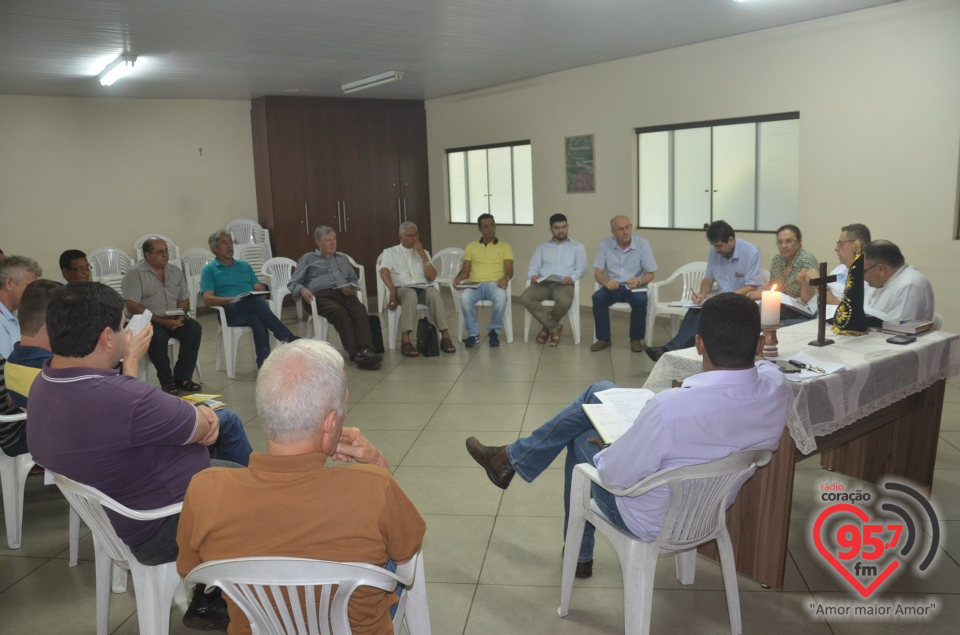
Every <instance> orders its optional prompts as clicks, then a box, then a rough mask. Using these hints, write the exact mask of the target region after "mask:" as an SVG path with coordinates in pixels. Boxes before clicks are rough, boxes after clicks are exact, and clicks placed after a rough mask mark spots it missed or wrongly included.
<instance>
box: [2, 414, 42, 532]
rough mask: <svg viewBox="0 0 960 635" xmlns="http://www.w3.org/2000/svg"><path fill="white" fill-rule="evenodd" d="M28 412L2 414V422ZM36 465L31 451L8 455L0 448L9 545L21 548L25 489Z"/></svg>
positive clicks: (22, 416) (19, 419)
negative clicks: (28, 477) (28, 476)
mask: <svg viewBox="0 0 960 635" xmlns="http://www.w3.org/2000/svg"><path fill="white" fill-rule="evenodd" d="M26 418H27V413H25V412H23V413H20V414H15V415H0V423H15V422H17V421H25V420H26ZM34 465H36V464H35V463H34V461H33V457H32V456H31V455H30V453H29V452H27V453H25V454H21V455H19V456H7V455H6V454H4V453H3V451H2V450H0V489H2V491H3V519H4V521H5V522H6V525H7V546H8V547H10V548H11V549H19V548H20V536H21V533H22V531H23V490H24V488H25V487H26V486H27V475H28V474H30V470H31V469H32V468H33V466H34Z"/></svg>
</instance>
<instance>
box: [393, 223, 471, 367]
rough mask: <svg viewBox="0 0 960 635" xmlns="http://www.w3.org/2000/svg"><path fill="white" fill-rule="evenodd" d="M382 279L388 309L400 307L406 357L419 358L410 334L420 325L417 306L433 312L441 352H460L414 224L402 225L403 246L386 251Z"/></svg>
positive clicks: (432, 317)
mask: <svg viewBox="0 0 960 635" xmlns="http://www.w3.org/2000/svg"><path fill="white" fill-rule="evenodd" d="M380 277H381V278H382V279H383V282H384V284H386V285H387V290H388V291H389V293H390V301H389V303H388V304H387V308H388V309H390V310H391V311H393V310H394V309H396V308H397V307H398V306H399V307H400V309H401V310H400V323H399V329H400V352H401V353H403V355H404V356H405V357H419V356H420V353H418V352H417V349H416V348H415V347H414V346H413V344H411V343H410V331H412V330H413V327H414V326H416V323H417V304H425V305H427V308H429V309H430V322H431V324H433V325H434V326H435V327H437V330H438V331H440V350H441V351H443V352H444V353H453V352H455V351H456V350H457V349H456V347H454V345H453V341H452V340H451V339H450V333H449V331H448V330H447V316H446V312H445V310H444V308H443V298H441V297H440V292H439V291H437V285H436V284H434V283H433V281H434V280H435V279H436V277H437V270H436V269H435V268H434V266H433V263H432V262H430V252H428V251H427V250H426V249H424V248H423V245H422V244H421V243H420V231H419V230H418V229H417V226H416V225H415V224H414V223H411V222H406V223H403V224H401V225H400V244H399V245H396V246H394V247H389V248H387V249H384V250H383V257H382V260H381V261H380Z"/></svg>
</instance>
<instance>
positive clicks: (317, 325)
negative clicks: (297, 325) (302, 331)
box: [307, 251, 370, 341]
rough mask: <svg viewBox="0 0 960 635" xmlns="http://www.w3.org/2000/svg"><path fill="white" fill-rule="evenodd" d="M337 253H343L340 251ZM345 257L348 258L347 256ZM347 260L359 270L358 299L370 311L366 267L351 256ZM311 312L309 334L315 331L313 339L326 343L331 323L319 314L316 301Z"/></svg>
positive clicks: (308, 319)
mask: <svg viewBox="0 0 960 635" xmlns="http://www.w3.org/2000/svg"><path fill="white" fill-rule="evenodd" d="M337 253H338V254H339V253H342V252H339V251H338V252H337ZM343 255H344V256H347V254H343ZM347 260H349V261H350V265H351V266H352V267H353V268H354V269H356V270H357V284H358V285H359V286H360V288H359V289H357V299H358V300H360V302H362V303H363V306H365V307H367V311H369V310H370V308H369V306H367V275H366V272H365V271H364V267H363V265H359V264H357V261H355V260H354V259H353V258H351V257H350V256H347ZM310 312H311V315H310V317H308V318H307V333H310V330H311V329H313V339H315V340H323V341H326V339H327V329H329V328H330V322H328V321H327V318H325V317H323V316H322V315H320V314H319V313H317V301H316V299H314V301H313V302H311V303H310ZM308 337H309V335H308Z"/></svg>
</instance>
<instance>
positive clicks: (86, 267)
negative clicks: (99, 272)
mask: <svg viewBox="0 0 960 635" xmlns="http://www.w3.org/2000/svg"><path fill="white" fill-rule="evenodd" d="M60 273H61V274H63V277H62V279H61V280H60V282H61V283H62V284H67V283H70V282H90V281H91V280H93V274H92V273H91V272H90V263H89V262H87V254H85V253H83V252H82V251H80V250H79V249H68V250H66V251H65V252H63V253H62V254H60Z"/></svg>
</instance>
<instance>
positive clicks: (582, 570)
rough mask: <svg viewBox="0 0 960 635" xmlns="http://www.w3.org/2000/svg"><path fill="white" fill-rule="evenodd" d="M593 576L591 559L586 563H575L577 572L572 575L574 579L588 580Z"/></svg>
mask: <svg viewBox="0 0 960 635" xmlns="http://www.w3.org/2000/svg"><path fill="white" fill-rule="evenodd" d="M592 575H593V559H592V558H591V559H590V560H587V561H586V562H578V563H577V572H576V573H574V574H573V577H575V578H581V579H583V578H589V577H590V576H592Z"/></svg>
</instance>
